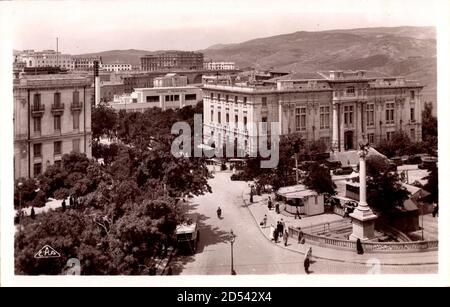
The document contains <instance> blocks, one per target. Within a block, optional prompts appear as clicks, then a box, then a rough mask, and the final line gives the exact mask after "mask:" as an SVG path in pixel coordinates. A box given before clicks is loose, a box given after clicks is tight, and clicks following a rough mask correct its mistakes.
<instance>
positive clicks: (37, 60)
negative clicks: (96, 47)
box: [17, 50, 74, 70]
mask: <svg viewBox="0 0 450 307" xmlns="http://www.w3.org/2000/svg"><path fill="white" fill-rule="evenodd" d="M17 59H18V61H20V62H25V64H26V67H61V68H65V69H69V70H71V69H73V68H74V63H73V59H72V56H71V55H70V54H62V53H61V52H56V51H55V50H43V51H34V50H24V51H22V52H20V53H19V54H18V56H17Z"/></svg>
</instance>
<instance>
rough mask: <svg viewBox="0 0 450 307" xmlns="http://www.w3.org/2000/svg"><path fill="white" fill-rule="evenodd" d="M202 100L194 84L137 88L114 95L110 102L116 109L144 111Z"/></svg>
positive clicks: (186, 104)
mask: <svg viewBox="0 0 450 307" xmlns="http://www.w3.org/2000/svg"><path fill="white" fill-rule="evenodd" d="M200 101H202V90H201V89H200V88H198V87H196V86H177V87H152V88H137V89H135V91H134V92H133V93H131V94H124V95H120V96H115V97H114V101H113V102H112V103H111V104H110V105H111V107H113V108H114V109H116V110H126V111H131V112H144V111H145V110H146V109H150V108H154V107H158V108H161V109H163V110H166V109H178V108H183V107H185V106H189V105H190V106H195V105H196V104H197V103H198V102H200Z"/></svg>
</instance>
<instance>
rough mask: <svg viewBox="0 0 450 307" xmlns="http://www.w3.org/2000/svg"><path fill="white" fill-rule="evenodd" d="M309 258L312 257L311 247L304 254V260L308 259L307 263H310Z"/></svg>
mask: <svg viewBox="0 0 450 307" xmlns="http://www.w3.org/2000/svg"><path fill="white" fill-rule="evenodd" d="M311 257H312V247H310V248H309V249H308V252H307V253H306V254H305V258H308V259H309V261H311Z"/></svg>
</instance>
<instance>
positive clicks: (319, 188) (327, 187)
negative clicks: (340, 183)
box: [303, 163, 336, 195]
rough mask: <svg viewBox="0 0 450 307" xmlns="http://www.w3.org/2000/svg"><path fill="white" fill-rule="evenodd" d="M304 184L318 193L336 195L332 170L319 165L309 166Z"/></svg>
mask: <svg viewBox="0 0 450 307" xmlns="http://www.w3.org/2000/svg"><path fill="white" fill-rule="evenodd" d="M303 183H304V184H305V185H306V186H307V187H308V188H309V189H311V190H314V191H316V192H318V193H321V194H327V195H334V194H336V191H335V189H336V185H335V184H334V182H333V180H332V179H331V174H330V170H329V169H328V168H327V167H325V166H323V165H320V164H319V163H313V164H311V165H310V166H309V168H308V171H307V175H306V176H305V178H304V181H303Z"/></svg>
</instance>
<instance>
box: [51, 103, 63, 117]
mask: <svg viewBox="0 0 450 307" xmlns="http://www.w3.org/2000/svg"><path fill="white" fill-rule="evenodd" d="M62 113H64V103H54V104H52V114H53V115H61V114H62Z"/></svg>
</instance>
